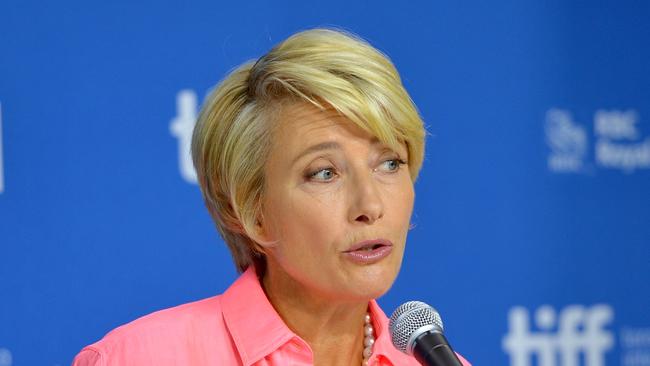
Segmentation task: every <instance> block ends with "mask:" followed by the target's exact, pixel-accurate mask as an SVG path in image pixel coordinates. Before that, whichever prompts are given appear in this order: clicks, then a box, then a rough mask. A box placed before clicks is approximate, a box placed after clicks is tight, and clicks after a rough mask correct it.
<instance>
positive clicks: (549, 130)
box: [544, 109, 587, 172]
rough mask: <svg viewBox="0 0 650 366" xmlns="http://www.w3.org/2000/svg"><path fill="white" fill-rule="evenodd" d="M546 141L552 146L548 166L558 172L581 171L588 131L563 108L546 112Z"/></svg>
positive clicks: (585, 152)
mask: <svg viewBox="0 0 650 366" xmlns="http://www.w3.org/2000/svg"><path fill="white" fill-rule="evenodd" d="M544 128H545V130H546V143H547V144H548V146H549V147H550V148H551V154H550V156H549V157H548V166H549V168H550V169H551V170H553V171H557V172H579V171H581V170H582V168H583V161H584V159H585V156H586V154H587V133H586V132H585V130H584V128H583V127H582V126H580V125H579V124H577V123H576V122H574V121H573V119H572V118H571V114H570V113H569V112H567V111H565V110H562V109H551V110H549V111H548V112H547V113H546V125H545V127H544Z"/></svg>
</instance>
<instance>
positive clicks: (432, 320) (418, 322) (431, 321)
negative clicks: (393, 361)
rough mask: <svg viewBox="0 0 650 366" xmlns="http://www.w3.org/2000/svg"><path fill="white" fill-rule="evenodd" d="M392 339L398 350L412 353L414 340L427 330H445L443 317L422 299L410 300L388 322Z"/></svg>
mask: <svg viewBox="0 0 650 366" xmlns="http://www.w3.org/2000/svg"><path fill="white" fill-rule="evenodd" d="M388 328H389V329H390V336H391V340H392V341H393V345H394V346H395V348H397V349H398V350H400V351H402V352H404V353H406V354H411V353H412V350H413V344H411V343H413V341H415V339H416V338H417V337H418V336H420V335H421V334H422V333H424V332H427V331H434V332H440V333H442V331H443V325H442V319H440V315H439V314H438V312H437V311H436V309H434V308H432V307H431V306H429V305H427V304H426V303H423V302H421V301H409V302H406V303H404V304H402V305H400V306H399V307H398V308H397V309H396V310H395V311H394V312H393V315H391V317H390V322H389V323H388Z"/></svg>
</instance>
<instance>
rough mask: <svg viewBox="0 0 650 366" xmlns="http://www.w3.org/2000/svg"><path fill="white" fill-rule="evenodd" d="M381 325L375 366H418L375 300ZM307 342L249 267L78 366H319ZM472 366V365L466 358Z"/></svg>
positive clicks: (87, 353) (115, 336)
mask: <svg viewBox="0 0 650 366" xmlns="http://www.w3.org/2000/svg"><path fill="white" fill-rule="evenodd" d="M369 308H370V314H371V317H372V320H373V325H374V327H375V337H376V341H375V346H374V347H373V354H372V357H371V359H370V364H371V365H376V366H381V365H390V366H409V365H413V366H417V365H419V363H418V362H417V361H416V360H415V359H414V358H412V357H410V356H407V355H405V354H403V353H402V352H400V351H398V350H397V349H395V348H394V347H393V345H392V343H391V340H390V335H389V332H388V319H387V317H386V315H385V314H384V312H383V311H382V310H381V309H380V308H379V306H378V305H377V303H376V302H375V301H371V302H370V306H369ZM312 357H313V356H312V351H311V348H310V347H309V345H308V344H307V342H305V341H303V340H302V339H301V338H300V337H298V336H297V335H296V334H295V333H293V332H292V331H291V330H290V329H289V328H288V327H287V326H286V324H285V323H284V322H283V321H282V319H281V318H280V316H279V315H278V314H277V313H276V311H275V309H274V308H273V306H272V305H271V303H270V302H269V301H268V299H267V297H266V295H265V294H264V291H263V289H262V287H261V285H260V283H259V280H258V279H257V275H256V274H255V271H254V269H252V268H249V269H248V270H247V271H246V272H244V273H243V274H242V275H241V276H240V277H239V279H237V281H235V282H234V283H233V284H232V286H230V288H229V289H228V290H226V292H225V293H223V294H222V295H219V296H214V297H211V298H208V299H204V300H200V301H196V302H192V303H188V304H184V305H180V306H177V307H174V308H170V309H165V310H161V311H158V312H155V313H152V314H149V315H147V316H144V317H142V318H140V319H137V320H135V321H133V322H131V323H128V324H126V325H123V326H121V327H118V328H116V329H114V330H113V331H111V332H110V333H108V334H107V335H106V336H105V337H104V338H103V339H101V340H100V341H99V342H97V343H94V344H92V345H89V346H86V347H85V348H84V349H82V350H81V352H80V353H79V354H78V355H77V357H75V359H74V361H73V366H108V365H122V366H126V365H140V366H142V365H157V366H166V365H242V366H249V365H256V366H280V365H282V366H287V365H292V366H293V365H295V366H307V365H312V364H313V360H312ZM459 358H460V359H461V361H462V363H463V365H464V366H470V364H469V363H468V362H467V361H465V359H463V358H462V357H460V356H459Z"/></svg>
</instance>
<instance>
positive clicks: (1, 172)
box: [0, 103, 5, 193]
mask: <svg viewBox="0 0 650 366" xmlns="http://www.w3.org/2000/svg"><path fill="white" fill-rule="evenodd" d="M4 191H5V168H4V164H3V157H2V103H0V193H2V192H4Z"/></svg>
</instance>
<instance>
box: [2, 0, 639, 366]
mask: <svg viewBox="0 0 650 366" xmlns="http://www.w3.org/2000/svg"><path fill="white" fill-rule="evenodd" d="M649 19H650V3H648V2H646V1H636V2H635V1H596V2H567V1H543V2H522V1H503V2H476V3H473V4H469V3H462V4H461V3H457V2H429V1H426V2H425V1H423V2H420V3H413V2H400V4H399V5H398V4H396V3H394V2H385V3H381V2H371V1H359V2H353V1H338V0H332V1H328V2H326V3H316V4H315V3H311V2H298V1H296V2H287V1H274V2H271V1H245V2H228V3H219V2H208V1H206V2H197V3H191V4H190V3H187V2H181V1H140V2H126V1H104V2H89V1H64V2H42V1H40V2H39V1H31V0H22V1H5V2H2V3H0V108H1V109H0V366H11V365H65V364H69V363H70V361H71V360H72V357H73V356H74V354H75V353H76V352H78V350H79V349H80V348H81V347H82V346H83V345H85V344H88V343H91V342H94V341H96V340H98V339H99V338H100V337H102V336H103V335H104V334H105V333H106V332H107V331H109V330H110V329H112V328H114V327H115V326H118V325H120V324H123V323H125V322H127V321H130V320H132V319H134V318H136V317H139V316H141V315H144V314H147V313H150V312H152V311H154V310H157V309H161V308H165V307H169V306H172V305H176V304H180V303H184V302H188V301H192V300H196V299H200V298H204V297H208V296H211V295H214V294H217V293H220V292H222V291H223V290H224V289H225V288H226V287H227V286H228V285H229V284H230V283H231V282H232V281H233V279H234V278H235V277H236V272H235V270H234V266H233V265H232V263H231V259H230V254H229V253H228V251H227V249H226V247H225V245H224V244H223V242H222V241H221V239H220V237H219V236H218V234H217V232H216V230H215V229H214V227H213V225H212V223H211V220H210V218H209V215H208V213H207V211H206V210H205V208H204V207H203V202H202V200H201V196H200V193H199V189H198V186H196V185H195V184H193V183H192V179H191V174H188V171H187V170H184V167H185V168H186V165H184V164H185V163H184V160H183V159H184V158H185V156H184V155H183V154H182V153H179V151H180V152H182V151H183V148H184V146H185V145H184V139H183V136H186V131H187V130H188V129H187V126H191V123H192V122H193V116H194V113H195V112H196V108H197V106H196V102H195V100H198V101H199V103H200V101H201V100H202V99H203V96H204V95H205V93H206V92H207V91H208V89H209V88H210V87H212V86H213V85H214V84H215V83H216V82H217V81H218V80H220V79H221V78H222V77H223V76H224V75H225V73H226V72H227V71H228V70H230V69H231V68H233V67H234V66H236V65H238V64H240V63H242V62H243V61H245V60H247V59H251V58H257V57H259V56H260V55H261V54H263V53H264V52H266V51H267V50H268V49H269V48H270V47H271V46H272V45H274V44H275V43H277V42H278V41H281V40H282V39H284V38H285V37H287V36H288V35H290V34H292V33H294V32H295V31H298V30H302V29H305V28H309V27H314V26H330V25H334V26H339V27H342V28H345V29H348V30H351V31H353V32H356V33H358V34H360V35H361V36H363V37H365V38H366V39H368V40H369V41H370V42H371V43H373V44H374V45H375V46H377V47H378V48H380V49H382V50H383V51H385V52H386V53H387V54H388V55H389V56H390V57H391V58H392V60H393V61H394V63H395V64H396V66H397V67H398V69H399V70H400V72H401V75H402V77H403V80H404V83H405V85H406V88H407V89H408V90H409V92H410V93H411V95H412V97H413V99H414V100H415V102H416V104H417V105H418V107H419V109H420V111H421V113H422V116H423V118H424V120H425V121H426V123H427V126H428V130H429V131H430V133H431V134H430V136H429V137H428V141H427V144H428V145H427V158H426V161H425V163H424V167H423V171H422V173H421V176H420V179H419V180H418V182H417V185H416V192H417V198H416V207H415V213H414V222H415V223H416V225H417V227H416V228H415V229H414V230H412V231H411V233H410V236H409V240H408V246H407V253H406V257H405V261H404V265H403V270H402V272H401V274H400V276H399V278H398V280H397V282H396V283H395V285H394V287H393V289H392V290H391V291H390V292H389V293H388V294H387V295H386V296H384V297H383V298H382V299H381V300H380V303H381V304H382V306H383V307H384V308H385V310H386V311H387V312H390V311H392V309H394V308H395V307H396V306H397V305H399V304H400V303H402V302H404V301H406V300H411V299H419V300H423V301H426V302H428V303H430V304H432V305H434V306H435V307H436V308H438V310H439V311H440V313H441V315H442V317H443V319H444V320H445V323H446V325H447V334H448V338H449V339H450V340H451V342H452V344H453V345H454V346H455V348H456V349H457V350H459V351H460V352H461V353H463V354H464V355H465V356H466V357H467V358H468V359H469V360H470V361H471V362H473V363H474V365H512V366H526V365H541V366H552V365H563V366H571V365H578V364H580V365H587V366H599V365H605V364H606V365H625V366H642V365H650V311H649V310H650V249H649V248H650V67H649V65H650V20H649ZM426 278H429V279H430V280H425V279H426Z"/></svg>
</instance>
